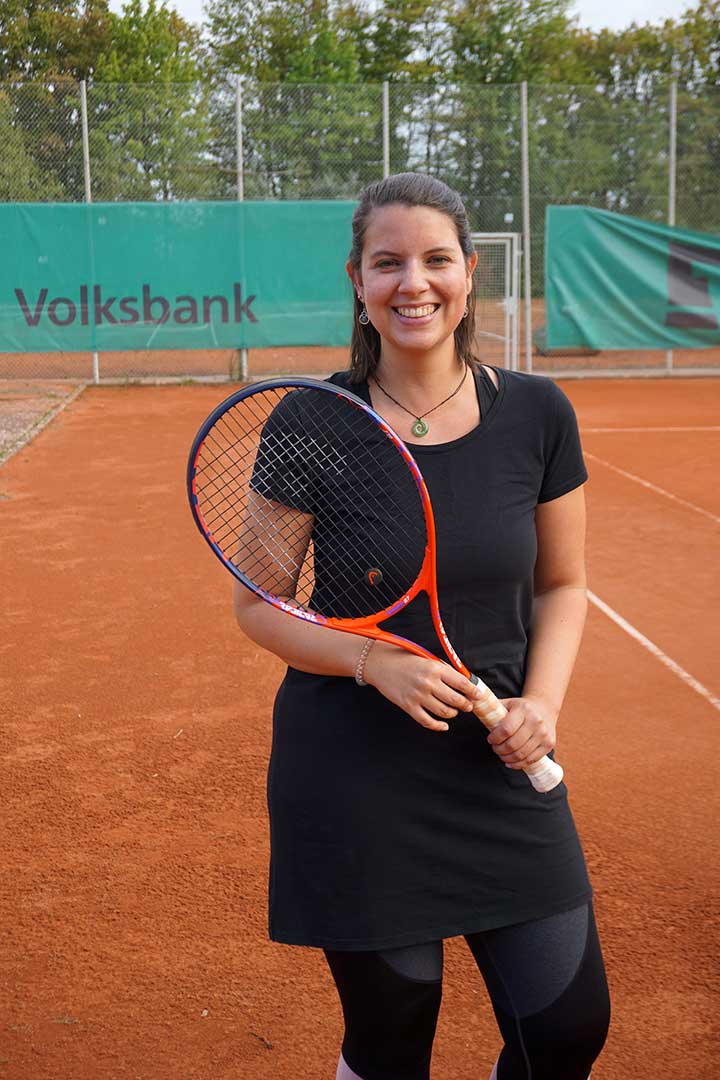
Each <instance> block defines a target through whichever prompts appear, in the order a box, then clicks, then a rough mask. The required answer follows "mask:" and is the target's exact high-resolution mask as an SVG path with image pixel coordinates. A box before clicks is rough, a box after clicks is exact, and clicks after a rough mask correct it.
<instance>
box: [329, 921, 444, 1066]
mask: <svg viewBox="0 0 720 1080" xmlns="http://www.w3.org/2000/svg"><path fill="white" fill-rule="evenodd" d="M325 956H326V959H327V961H328V964H329V966H330V971H331V972H332V976H333V978H334V980H335V984H336V986H337V988H338V993H339V995H340V1002H341V1004H342V1009H343V1015H344V1017H345V1038H344V1040H343V1045H342V1055H341V1058H340V1062H339V1064H338V1071H337V1077H336V1080H429V1076H430V1057H431V1054H432V1044H433V1039H434V1037H435V1027H436V1025H437V1017H438V1012H439V1011H440V998H441V994H442V941H433V942H429V943H427V944H423V945H410V946H407V947H405V948H400V949H386V950H383V951H382V952H344V951H343V952H334V951H329V950H326V951H325Z"/></svg>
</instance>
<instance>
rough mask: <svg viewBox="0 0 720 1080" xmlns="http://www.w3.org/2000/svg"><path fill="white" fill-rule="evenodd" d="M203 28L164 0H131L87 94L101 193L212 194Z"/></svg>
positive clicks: (113, 20) (114, 21)
mask: <svg viewBox="0 0 720 1080" xmlns="http://www.w3.org/2000/svg"><path fill="white" fill-rule="evenodd" d="M201 70H202V69H201V60H200V33H199V30H198V29H197V28H196V27H194V26H192V25H191V24H189V23H187V22H185V21H184V20H183V19H181V18H180V16H179V15H178V14H177V12H175V11H173V10H172V9H170V8H168V7H167V6H166V5H165V3H160V4H158V3H156V0H147V6H145V7H144V6H143V2H142V0H128V2H127V3H126V4H125V5H124V7H123V10H122V13H121V14H120V15H115V14H111V16H110V46H109V48H108V49H107V50H106V51H104V52H103V53H101V55H100V56H99V57H98V60H97V64H96V70H95V80H94V81H93V85H92V87H91V88H90V91H89V95H88V109H89V114H90V120H89V127H90V157H91V161H92V173H93V193H94V196H95V197H96V198H102V199H115V198H122V199H158V198H160V199H170V198H203V197H208V196H210V195H212V193H213V184H212V171H211V169H210V168H209V165H210V161H209V153H208V145H209V143H210V125H209V118H208V103H207V95H206V93H205V91H204V90H203V87H202V86H201V84H200V83H199V82H198V80H199V78H200V75H201Z"/></svg>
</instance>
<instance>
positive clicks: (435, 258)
mask: <svg viewBox="0 0 720 1080" xmlns="http://www.w3.org/2000/svg"><path fill="white" fill-rule="evenodd" d="M430 262H445V263H447V262H450V259H449V258H448V257H447V255H432V256H431V258H430Z"/></svg>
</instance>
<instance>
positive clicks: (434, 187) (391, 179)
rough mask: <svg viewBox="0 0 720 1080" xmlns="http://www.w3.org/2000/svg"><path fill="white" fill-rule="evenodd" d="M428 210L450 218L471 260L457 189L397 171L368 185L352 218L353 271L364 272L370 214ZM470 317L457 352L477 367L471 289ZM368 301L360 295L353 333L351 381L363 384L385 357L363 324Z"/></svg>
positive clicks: (471, 248) (464, 214) (458, 338)
mask: <svg viewBox="0 0 720 1080" xmlns="http://www.w3.org/2000/svg"><path fill="white" fill-rule="evenodd" d="M393 204H400V205H401V206H427V207H429V208H430V209H431V210H439V211H440V213H441V214H446V215H447V217H449V218H450V220H451V221H452V223H453V225H454V226H455V231H456V233H457V238H458V241H459V243H460V247H461V249H462V253H463V255H464V256H465V258H466V259H469V258H470V257H471V256H472V254H473V251H474V250H475V248H474V245H473V242H472V237H471V235H470V225H469V223H468V219H467V212H466V210H465V207H464V205H463V201H462V199H461V198H460V196H459V195H458V193H457V192H456V191H453V190H452V188H450V187H448V186H447V184H444V183H443V182H442V180H436V179H435V178H434V177H432V176H425V175H424V174H423V173H396V174H395V176H388V177H386V178H385V179H384V180H375V181H374V182H373V183H372V184H368V186H367V187H366V188H365V190H364V191H363V192H362V193H361V195H360V200H359V202H358V205H357V207H356V208H355V213H354V214H353V217H352V247H351V249H350V254H349V256H348V259H349V261H350V264H351V265H352V268H353V270H355V271H356V272H357V273H359V271H360V262H361V259H362V252H363V246H364V243H365V233H366V231H367V227H368V223H369V221H370V215H371V214H372V212H373V210H376V209H378V207H381V206H392V205H393ZM467 305H468V314H467V317H466V318H464V319H463V320H462V321H461V322H460V324H459V326H457V327H456V329H455V351H456V352H457V355H458V357H459V359H460V360H463V361H465V363H467V364H470V365H477V364H478V363H479V360H478V358H477V357H476V356H475V354H474V352H473V342H474V340H475V290H474V289H471V291H470V293H469V295H468V298H467ZM362 309H363V303H362V301H361V300H359V299H358V296H357V293H355V298H354V307H353V331H352V343H351V345H350V380H351V382H362V381H363V380H364V379H366V378H367V377H368V375H371V374H372V373H373V371H374V370H375V368H376V367H377V364H378V360H379V359H380V335H379V334H378V332H377V330H376V329H375V327H374V326H373V325H372V323H368V324H367V325H366V326H363V324H362V323H361V322H360V320H359V315H360V312H361V311H362Z"/></svg>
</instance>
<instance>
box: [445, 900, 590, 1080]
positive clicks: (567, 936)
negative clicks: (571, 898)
mask: <svg viewBox="0 0 720 1080" xmlns="http://www.w3.org/2000/svg"><path fill="white" fill-rule="evenodd" d="M465 940H466V941H467V943H468V945H469V946H470V949H471V950H472V953H473V956H474V957H475V960H476V962H477V965H478V967H479V968H480V970H481V972H482V974H483V978H484V979H485V983H486V985H487V988H488V992H489V994H490V998H491V1000H492V1003H493V1009H494V1011H495V1016H496V1018H497V1021H498V1025H499V1027H500V1031H501V1032H502V1035H503V1038H504V1040H505V1046H504V1047H503V1050H502V1053H501V1054H500V1057H499V1059H498V1062H497V1065H496V1072H495V1073H494V1074H493V1075H494V1077H495V1078H496V1080H586V1078H587V1077H588V1076H589V1074H590V1069H591V1068H592V1064H593V1062H594V1061H595V1059H596V1057H597V1056H598V1054H599V1053H600V1051H601V1050H602V1047H603V1044H604V1042H605V1038H606V1035H607V1029H608V1023H609V1017H610V1003H609V997H608V990H607V982H606V979H605V969H604V965H603V960H602V953H601V951H600V942H599V941H598V937H597V930H596V928H595V920H594V918H593V910H592V905H591V904H588V905H584V906H583V907H580V908H576V909H574V910H573V911H567V912H563V913H562V914H560V915H552V916H550V917H549V918H546V919H539V920H537V921H535V922H529V923H522V924H520V925H518V926H507V927H503V928H502V929H500V930H490V931H487V932H485V933H480V934H470V935H467V936H466V939H465Z"/></svg>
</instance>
